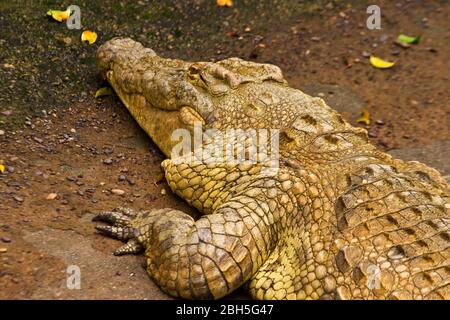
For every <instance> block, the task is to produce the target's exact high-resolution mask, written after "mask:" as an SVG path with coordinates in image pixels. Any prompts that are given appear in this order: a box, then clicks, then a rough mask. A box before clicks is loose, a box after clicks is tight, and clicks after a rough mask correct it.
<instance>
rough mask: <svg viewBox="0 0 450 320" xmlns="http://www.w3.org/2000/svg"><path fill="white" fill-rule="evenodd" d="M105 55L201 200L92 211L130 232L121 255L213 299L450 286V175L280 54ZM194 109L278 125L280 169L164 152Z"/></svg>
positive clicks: (394, 294) (420, 294)
mask: <svg viewBox="0 0 450 320" xmlns="http://www.w3.org/2000/svg"><path fill="white" fill-rule="evenodd" d="M97 58H98V65H99V68H100V71H101V73H102V75H103V76H104V77H105V78H106V79H107V80H108V81H109V83H110V84H111V85H112V87H113V88H114V90H115V91H116V93H117V94H118V96H119V97H120V99H121V100H122V101H123V103H124V104H125V106H126V107H127V108H128V110H129V111H130V113H131V114H132V115H133V117H134V118H135V119H136V121H137V122H138V123H139V125H140V126H141V127H142V128H143V129H144V130H145V131H146V132H147V133H148V134H149V136H150V137H151V138H152V139H153V140H154V141H155V143H156V144H157V145H158V146H159V147H160V148H161V150H162V151H163V152H164V153H165V154H166V155H167V157H168V158H169V159H168V160H165V161H164V162H163V163H162V166H163V168H164V171H165V175H166V179H167V182H168V184H169V186H170V188H171V189H172V190H173V191H174V192H175V193H176V194H178V195H179V196H180V197H182V198H183V199H185V200H186V201H187V202H188V203H189V204H191V205H192V206H194V207H195V208H197V209H198V210H199V211H200V212H201V213H203V216H202V217H201V218H200V219H198V220H197V221H194V220H193V219H192V218H191V217H190V216H189V215H187V214H185V213H183V212H180V211H177V210H173V209H163V210H149V211H147V212H141V213H138V214H134V213H133V212H132V211H131V210H126V209H120V210H116V211H113V212H105V213H101V214H99V215H98V216H97V218H96V219H97V220H102V221H106V222H109V223H110V224H112V226H98V227H97V228H98V230H100V231H101V232H103V233H105V234H107V235H110V236H113V237H116V238H119V239H121V240H128V243H127V244H126V245H125V246H123V247H122V248H120V249H118V250H117V251H116V254H125V253H137V252H140V251H141V250H145V256H146V260H147V271H148V273H149V274H150V276H151V277H152V278H153V279H154V281H155V282H156V283H157V284H158V285H159V286H160V287H161V288H162V289H163V290H164V291H166V292H167V293H169V294H171V295H173V296H176V297H183V298H187V299H210V298H214V299H217V298H221V297H223V296H225V295H227V294H228V293H230V292H232V291H233V290H235V289H236V288H238V287H240V286H241V285H243V284H246V285H247V286H248V290H249V292H250V294H251V296H252V297H254V298H257V299H320V298H322V299H386V298H391V299H422V298H425V299H448V298H449V297H450V292H449V290H450V286H449V283H450V265H449V258H450V250H449V244H450V241H449V239H450V236H449V208H450V204H449V186H448V184H447V183H446V182H445V180H444V179H443V178H442V177H441V176H440V175H439V173H438V172H437V171H436V170H434V169H431V168H429V167H427V166H425V165H424V164H421V163H418V162H403V161H400V160H395V159H392V158H391V157H390V156H389V155H387V154H385V153H383V152H381V151H379V150H377V149H376V148H375V147H374V146H372V145H371V144H370V143H369V142H368V139H367V134H366V131H365V130H364V129H361V128H355V127H352V126H351V125H350V124H348V123H347V122H345V121H344V120H343V119H342V118H341V116H340V115H339V114H338V113H337V112H336V111H334V110H333V109H331V108H330V107H328V106H327V105H326V104H325V102H324V101H323V100H322V99H319V98H313V97H310V96H308V95H306V94H304V93H303V92H301V91H299V90H297V89H293V88H290V87H289V86H288V85H287V83H286V81H285V80H284V78H283V76H282V73H281V71H280V69H279V68H278V67H276V66H273V65H264V64H256V63H253V62H247V61H243V60H240V59H237V58H232V59H226V60H223V61H219V62H217V63H211V62H202V63H190V62H184V61H181V60H170V59H164V58H161V57H159V56H157V55H156V54H155V53H154V52H153V51H152V50H151V49H145V48H144V47H143V46H142V45H141V44H140V43H137V42H134V41H133V40H131V39H113V40H111V41H108V42H107V43H106V44H104V45H102V46H101V47H100V48H99V50H98V55H97ZM195 121H201V122H202V123H203V129H210V128H216V129H218V130H222V131H224V130H225V129H227V128H242V129H248V128H253V129H256V130H258V129H264V128H272V129H279V130H280V145H279V149H280V169H279V170H278V172H277V173H276V174H275V175H272V176H271V175H264V174H261V169H262V167H263V164H252V163H248V162H244V163H208V162H207V161H206V160H208V159H206V160H205V159H204V160H203V161H197V162H194V163H190V162H186V163H178V162H176V161H174V158H172V159H170V158H171V154H170V153H171V150H172V147H173V146H174V144H175V143H177V141H172V140H171V134H172V132H173V130H174V129H176V128H185V129H188V130H191V131H192V130H193V129H192V128H193V124H194V122H195ZM208 143H210V142H209V141H206V142H205V144H206V145H207V144H208ZM378 271H379V273H377V272H378ZM374 279H375V280H374ZM378 280H379V281H378ZM374 281H375V282H374ZM371 284H372V285H371Z"/></svg>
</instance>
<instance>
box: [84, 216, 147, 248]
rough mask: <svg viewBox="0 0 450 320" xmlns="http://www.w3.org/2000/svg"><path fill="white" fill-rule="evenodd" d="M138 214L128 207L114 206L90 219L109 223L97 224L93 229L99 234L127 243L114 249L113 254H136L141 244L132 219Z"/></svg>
mask: <svg viewBox="0 0 450 320" xmlns="http://www.w3.org/2000/svg"><path fill="white" fill-rule="evenodd" d="M137 217H138V215H137V214H136V213H135V212H134V211H133V210H132V209H128V208H116V209H113V210H112V211H104V212H100V213H98V214H97V215H96V216H95V217H94V218H93V219H92V221H102V222H106V223H108V224H109V225H97V226H96V227H95V229H97V231H99V232H100V233H101V234H103V235H106V236H108V237H111V238H115V239H118V240H122V241H127V243H126V244H125V245H123V246H121V247H119V248H118V249H117V250H115V251H114V255H116V256H120V255H124V254H137V253H140V252H141V251H142V250H143V247H142V245H141V244H140V243H139V242H138V241H137V239H136V238H137V237H138V236H139V231H138V229H137V228H135V227H134V226H133V220H134V219H136V218H137Z"/></svg>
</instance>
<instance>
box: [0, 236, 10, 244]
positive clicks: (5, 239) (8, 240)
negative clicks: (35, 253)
mask: <svg viewBox="0 0 450 320" xmlns="http://www.w3.org/2000/svg"><path fill="white" fill-rule="evenodd" d="M1 240H2V241H3V242H5V243H10V242H11V239H10V238H8V237H1Z"/></svg>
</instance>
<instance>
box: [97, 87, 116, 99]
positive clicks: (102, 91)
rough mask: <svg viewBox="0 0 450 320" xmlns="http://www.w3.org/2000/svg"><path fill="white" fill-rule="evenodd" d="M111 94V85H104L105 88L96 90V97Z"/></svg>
mask: <svg viewBox="0 0 450 320" xmlns="http://www.w3.org/2000/svg"><path fill="white" fill-rule="evenodd" d="M111 94H112V91H111V88H110V87H103V88H100V89H98V90H97V91H96V92H95V97H96V98H98V97H101V96H110V95H111Z"/></svg>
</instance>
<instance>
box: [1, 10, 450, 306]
mask: <svg viewBox="0 0 450 320" xmlns="http://www.w3.org/2000/svg"><path fill="white" fill-rule="evenodd" d="M11 3H12V4H11ZM11 3H8V2H0V11H1V13H2V15H1V18H0V26H1V27H2V33H1V37H0V42H1V45H2V47H1V51H0V53H1V54H0V68H1V69H2V72H0V80H1V83H2V87H1V89H0V130H2V131H3V134H1V135H0V160H3V162H4V164H5V166H6V171H5V173H3V174H0V199H1V201H0V288H1V290H0V298H3V299H96V298H98V299H169V297H168V296H167V295H165V294H164V293H162V292H161V291H160V290H159V289H158V288H157V287H156V285H155V284H154V283H153V282H152V281H151V280H150V279H149V278H148V276H147V275H146V273H145V271H144V269H143V268H142V263H143V258H142V256H123V257H114V256H113V255H112V254H111V252H112V251H113V250H114V249H115V248H117V247H118V246H119V245H120V243H119V242H118V241H115V240H112V239H108V238H105V237H102V236H100V235H98V234H97V233H96V232H95V230H94V228H93V225H92V223H91V222H90V219H91V217H92V216H93V214H95V213H96V212H99V211H103V210H109V209H112V208H114V207H118V206H128V207H132V208H133V209H136V210H140V209H149V208H163V207H173V208H177V209H180V210H183V211H186V212H188V213H191V214H192V215H194V216H195V215H196V212H195V211H194V210H193V209H192V208H189V207H188V206H187V205H186V204H185V203H184V202H183V201H182V200H181V199H180V198H178V197H177V196H175V195H173V194H172V193H171V192H170V190H169V188H168V186H167V184H166V182H165V181H164V179H163V175H162V170H161V168H160V162H161V161H162V160H163V159H164V157H163V155H162V154H161V152H160V151H159V150H158V149H157V147H156V146H155V145H154V144H153V143H152V142H151V141H150V139H149V138H147V136H145V134H144V133H143V132H142V130H141V129H140V128H139V127H138V126H137V125H136V123H135V122H134V120H133V119H132V117H131V116H130V115H129V114H128V112H127V111H126V110H125V108H124V107H123V106H122V104H121V103H120V101H119V100H118V99H117V98H116V97H115V96H109V97H104V98H101V99H97V100H95V99H94V98H93V95H94V93H95V91H96V89H98V88H99V87H100V86H101V85H102V82H101V79H99V78H98V75H97V71H96V69H95V61H94V55H95V50H96V48H97V47H98V45H100V44H101V43H103V42H104V41H106V40H107V39H108V38H110V37H112V36H116V35H124V36H125V35H126V36H132V37H134V38H135V39H137V40H140V41H142V42H143V43H144V44H145V45H147V46H150V47H152V48H154V49H155V51H157V52H158V53H160V54H161V55H164V56H170V57H177V58H182V59H188V60H189V59H191V60H219V59H222V58H225V57H229V56H238V57H241V58H245V59H250V60H254V61H258V62H269V63H274V64H277V65H278V66H280V67H281V68H282V70H283V71H284V74H285V76H286V78H287V80H288V81H289V82H290V84H291V85H292V86H294V87H297V88H299V89H302V90H304V91H305V92H307V93H310V94H312V95H315V96H320V97H323V98H324V99H325V100H326V101H327V102H328V104H329V105H331V106H333V107H335V108H336V109H337V110H339V111H340V112H342V113H343V115H344V117H345V118H346V119H347V120H348V121H350V122H351V123H352V124H355V125H356V123H355V119H356V118H357V117H358V116H359V114H360V112H361V111H362V110H363V109H367V110H368V111H369V112H370V114H371V118H372V122H371V124H370V125H369V126H367V129H368V131H369V136H370V139H371V140H372V141H373V143H375V144H376V145H377V146H378V147H380V148H382V149H383V150H386V151H389V152H391V153H392V154H394V155H395V156H397V157H400V158H405V159H407V160H413V159H414V160H420V161H423V162H425V163H429V164H430V165H432V166H434V167H436V168H437V169H439V170H441V171H442V172H443V173H444V175H447V176H448V175H450V172H449V161H448V159H449V158H450V157H449V141H450V130H449V127H450V121H449V112H450V103H449V102H450V100H449V95H448V92H449V85H448V80H449V76H450V75H449V70H450V68H449V61H448V57H449V56H450V41H449V36H450V31H449V28H448V19H447V18H448V16H449V15H450V6H449V4H448V2H447V1H429V2H426V4H425V3H424V2H422V1H395V2H394V1H380V3H379V6H380V7H381V10H382V29H381V30H368V29H367V28H366V26H365V20H366V18H367V14H366V8H367V5H368V4H366V3H364V2H362V1H350V2H347V1H346V2H344V1H324V2H310V1H305V4H304V5H303V6H302V7H301V8H300V7H298V6H297V1H284V2H283V1H281V2H277V1H274V2H272V3H270V4H269V2H267V3H266V2H258V4H255V3H253V2H251V1H235V5H234V6H233V7H232V8H218V7H217V6H215V4H214V2H213V1H211V2H207V1H192V2H182V4H180V3H179V2H177V1H174V2H163V4H161V3H159V4H153V3H152V2H148V1H138V2H133V4H130V3H131V2H130V3H127V2H125V1H106V2H105V4H104V5H103V6H99V5H97V4H95V3H94V2H91V3H88V2H83V1H81V2H80V7H81V8H82V12H83V14H84V16H85V20H84V22H83V25H86V26H90V27H91V28H93V29H96V30H97V31H98V33H99V35H100V37H99V40H98V43H96V44H95V45H93V46H87V45H82V44H81V43H79V39H78V36H79V34H78V33H76V32H75V31H73V30H71V31H69V30H67V29H66V28H65V27H63V26H62V25H61V24H57V23H54V22H52V21H49V20H48V19H47V18H45V12H46V9H50V8H55V9H57V8H65V6H66V5H68V3H65V2H62V3H59V2H54V1H48V2H47V1H36V2H34V3H33V4H31V5H30V6H29V7H24V6H21V5H20V4H19V2H17V3H15V2H11ZM33 6H37V7H34V8H33ZM55 6H56V7H55ZM293 8H295V10H293ZM36 9H39V10H37V11H36ZM143 9H146V10H143ZM147 9H148V10H147ZM33 10H35V11H33ZM42 12H44V16H42ZM255 12H258V13H261V14H257V15H255ZM100 16H101V19H100V18H99V17H100ZM137 17H138V18H137ZM203 17H204V18H203ZM17 19H19V20H17ZM20 21H22V22H24V21H27V22H28V23H29V26H28V27H26V26H23V25H20V24H18V23H19V22H20ZM14 25H17V26H18V27H17V28H18V31H19V32H18V33H17V35H16V39H15V40H14V38H13V36H15V35H14V34H13V33H12V30H13V29H14ZM21 28H29V29H26V30H21ZM43 30H45V31H46V32H45V33H44V32H43ZM16 32H17V31H16ZM399 33H406V34H410V35H418V34H421V35H422V41H421V43H419V44H418V45H412V46H411V47H410V48H407V49H405V48H401V47H399V46H397V45H395V44H394V43H393V42H394V40H395V38H396V36H397V35H398V34H399ZM67 37H69V38H71V39H72V40H70V44H67V43H68V42H69V41H68V40H67V39H66V41H65V42H64V39H65V38H67ZM14 50H15V51H14ZM17 50H19V53H18V54H15V52H17ZM368 54H375V55H378V56H380V57H383V58H385V59H387V60H391V61H396V62H397V64H396V66H395V67H394V68H392V69H389V70H377V69H374V68H372V67H371V66H370V64H369V61H368V58H367V57H366V56H367V55H368ZM11 65H12V66H13V67H11ZM66 77H67V79H66ZM42 110H44V112H43V111H42ZM360 126H362V125H360ZM113 189H121V190H123V191H124V194H123V195H118V194H114V193H113V192H112V191H111V190H113ZM50 194H56V197H55V198H54V199H52V200H50V199H47V197H49V195H50ZM53 196H54V195H52V196H50V198H52V197H53ZM73 265H75V266H78V267H79V268H80V271H81V289H80V290H76V289H74V290H70V289H68V287H67V277H68V273H67V268H68V267H69V266H73ZM240 297H245V295H244V294H243V293H242V291H240V292H238V293H237V294H236V295H234V296H233V297H232V298H240Z"/></svg>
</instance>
